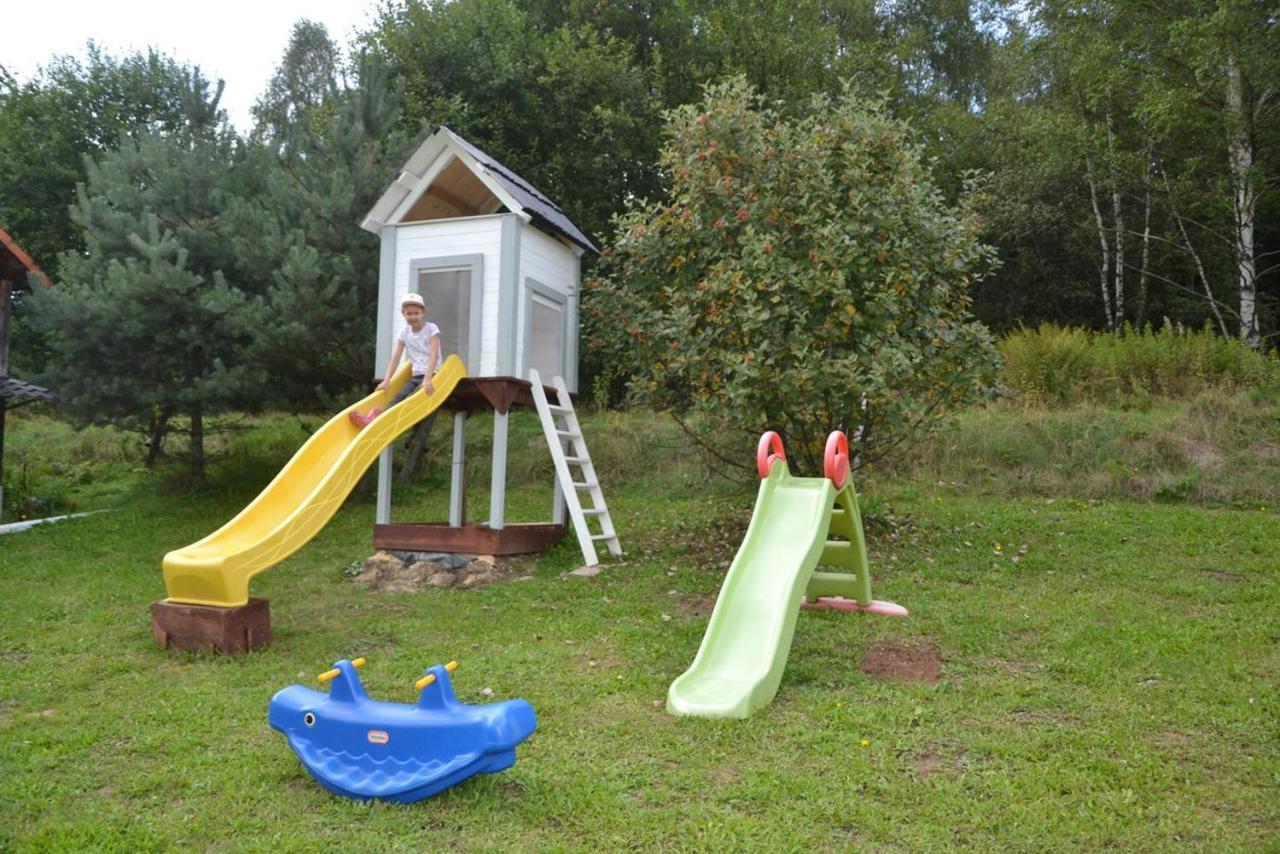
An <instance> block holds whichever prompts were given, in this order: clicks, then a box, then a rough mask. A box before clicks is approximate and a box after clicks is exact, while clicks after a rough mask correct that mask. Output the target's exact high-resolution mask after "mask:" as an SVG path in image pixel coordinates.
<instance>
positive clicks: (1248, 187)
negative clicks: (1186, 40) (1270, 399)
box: [1227, 52, 1262, 350]
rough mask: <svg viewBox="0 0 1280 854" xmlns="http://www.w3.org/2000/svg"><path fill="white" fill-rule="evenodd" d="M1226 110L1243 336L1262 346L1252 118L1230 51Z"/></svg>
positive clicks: (1250, 344)
mask: <svg viewBox="0 0 1280 854" xmlns="http://www.w3.org/2000/svg"><path fill="white" fill-rule="evenodd" d="M1227 112H1228V114H1229V116H1228V121H1229V122H1230V129H1229V133H1230V135H1231V136H1230V139H1229V140H1228V142H1227V154H1228V156H1229V157H1230V159H1231V183H1232V190H1233V192H1234V197H1233V199H1232V202H1233V204H1232V207H1233V209H1234V213H1235V223H1234V224H1235V237H1236V245H1235V256H1236V284H1237V287H1238V288H1239V290H1240V337H1241V338H1243V339H1244V341H1245V343H1247V344H1248V345H1249V346H1250V347H1252V348H1253V349H1255V350H1257V349H1260V348H1261V347H1262V331H1261V329H1259V327H1258V312H1257V299H1258V282H1257V266H1256V260H1255V258H1254V252H1253V216H1254V208H1255V207H1256V206H1257V202H1258V195H1257V193H1256V192H1255V191H1254V188H1253V176H1252V174H1251V173H1252V171H1253V141H1252V140H1251V139H1250V138H1249V121H1248V117H1247V116H1246V115H1245V107H1244V81H1243V80H1242V79H1241V75H1240V66H1239V65H1237V64H1236V58H1235V55H1234V54H1232V53H1230V52H1228V53H1227Z"/></svg>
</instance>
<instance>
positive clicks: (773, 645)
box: [667, 434, 906, 718]
mask: <svg viewBox="0 0 1280 854" xmlns="http://www.w3.org/2000/svg"><path fill="white" fill-rule="evenodd" d="M769 435H770V434H766V436H765V438H767V437H768V436H769ZM765 438H762V440H761V448H762V450H761V457H760V460H761V462H760V465H761V470H762V471H765V470H767V471H768V475H767V476H765V477H764V478H763V479H762V480H761V482H760V492H759V494H758V495H757V497H756V506H755V511H754V513H753V514H752V516H751V524H750V525H749V526H748V527H747V534H746V537H745V538H744V539H743V541H742V546H741V547H740V548H739V549H738V554H737V556H736V557H735V558H734V560H733V564H732V565H731V566H730V567H729V572H728V574H727V575H726V576H725V579H724V585H723V586H722V587H721V588H720V597H719V599H717V600H716V607H715V610H713V611H712V612H711V620H710V622H709V623H708V624H707V632H706V635H705V636H704V637H703V639H702V646H701V647H699V649H698V654H697V656H696V657H695V658H694V660H693V664H692V665H690V667H689V669H688V670H687V671H685V672H684V674H682V675H681V676H680V677H679V678H677V679H676V680H675V681H674V682H673V683H671V687H670V689H669V690H668V691H667V711H668V712H670V713H671V714H673V715H691V716H697V717H710V718H745V717H747V716H749V715H750V714H751V713H752V712H754V711H756V710H757V709H760V708H762V707H764V706H765V705H768V703H769V701H770V700H772V699H773V696H774V694H776V693H777V691H778V685H779V683H780V682H781V681H782V673H783V671H784V670H785V669H786V665H787V656H788V654H789V653H790V651H791V638H792V635H793V634H794V633H795V628H796V618H797V616H798V615H799V612H800V605H801V603H802V602H804V601H806V600H808V601H809V602H810V603H811V604H814V605H816V606H817V607H829V608H836V609H839V610H844V611H868V612H872V613H881V614H890V615H896V616H905V615H906V609H904V608H901V607H900V606H898V605H895V604H893V603H891V602H876V601H874V600H872V598H871V578H870V573H869V568H868V565H867V557H866V543H865V539H864V536H863V531H862V519H861V515H860V513H859V508H858V494H857V492H856V491H855V490H854V487H853V480H852V478H851V477H849V472H848V462H847V459H848V457H847V451H846V452H845V453H846V456H844V457H843V458H841V459H840V462H839V464H838V466H836V467H833V468H834V470H836V471H837V472H842V473H843V475H844V476H843V477H841V478H840V480H841V486H840V487H839V488H837V487H836V486H835V485H834V483H833V482H832V479H831V478H830V477H820V478H798V477H792V476H791V473H790V471H788V469H787V465H786V461H785V459H786V458H785V456H782V455H779V457H778V462H777V463H774V461H773V458H768V459H767V460H766V451H765V446H766V442H765ZM840 439H841V441H842V442H843V439H844V437H843V434H841V435H840ZM779 450H780V446H779ZM829 456H831V455H830V454H829ZM820 565H822V566H831V567H837V568H840V569H844V570H850V571H851V572H850V571H846V572H815V570H816V569H817V567H818V566H820ZM832 596H834V597H838V598H834V599H824V598H819V597H832Z"/></svg>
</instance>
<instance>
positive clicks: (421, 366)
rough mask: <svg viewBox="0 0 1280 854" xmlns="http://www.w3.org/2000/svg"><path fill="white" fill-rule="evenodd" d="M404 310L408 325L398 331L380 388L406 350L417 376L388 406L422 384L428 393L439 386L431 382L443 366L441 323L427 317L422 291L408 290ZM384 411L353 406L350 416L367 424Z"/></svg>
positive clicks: (359, 422)
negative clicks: (439, 325) (432, 321)
mask: <svg viewBox="0 0 1280 854" xmlns="http://www.w3.org/2000/svg"><path fill="white" fill-rule="evenodd" d="M400 314H401V315H403V316H404V320H405V323H407V324H408V325H407V326H405V327H403V328H401V330H400V332H399V333H398V334H397V335H396V346H395V349H394V350H392V351H391V363H390V364H389V365H387V370H386V373H384V374H383V375H382V382H380V383H378V390H379V391H381V390H383V389H385V388H386V387H387V384H388V383H389V382H390V381H391V376H392V374H394V373H395V372H396V368H397V367H398V366H399V364H400V357H401V356H402V355H404V352H405V351H406V350H408V351H409V362H410V363H411V364H412V365H413V376H412V378H411V379H410V380H409V382H407V383H405V385H404V388H402V389H400V391H399V392H398V393H397V394H396V396H395V397H393V398H391V400H390V401H388V402H387V405H386V407H385V409H390V408H391V407H393V406H395V405H396V404H397V403H399V402H400V401H402V400H404V399H405V398H407V397H408V396H409V395H411V394H413V393H414V392H415V391H417V390H418V389H419V388H421V389H422V391H423V393H424V394H431V393H432V392H433V391H435V390H436V389H435V386H433V385H432V384H431V377H432V376H433V375H434V374H435V372H436V368H438V367H440V327H438V326H436V325H435V324H434V323H430V322H428V321H427V307H426V303H425V302H424V301H423V299H422V297H421V296H419V295H418V294H406V295H405V296H404V298H403V299H401V300H400ZM383 411H384V408H375V409H371V410H369V412H368V413H367V414H365V415H361V414H360V413H359V412H357V411H356V410H352V411H351V412H350V413H349V416H350V418H351V420H352V422H353V423H354V424H355V425H356V426H357V427H365V426H367V425H368V424H369V422H370V421H372V420H373V419H375V418H377V417H378V416H379V415H381V414H382V413H383Z"/></svg>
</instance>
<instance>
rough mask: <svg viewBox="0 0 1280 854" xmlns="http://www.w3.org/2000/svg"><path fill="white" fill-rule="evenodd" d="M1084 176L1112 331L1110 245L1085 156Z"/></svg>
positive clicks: (1103, 291)
mask: <svg viewBox="0 0 1280 854" xmlns="http://www.w3.org/2000/svg"><path fill="white" fill-rule="evenodd" d="M1084 163H1085V177H1087V178H1088V180H1089V201H1090V202H1091V203H1092V204H1093V220H1094V223H1095V224H1096V226H1097V229H1098V243H1099V244H1101V246H1102V264H1101V266H1100V267H1099V268H1098V276H1099V278H1100V279H1101V285H1102V308H1103V311H1105V312H1106V315H1107V331H1108V332H1110V331H1113V330H1114V329H1115V328H1116V320H1115V315H1114V314H1112V312H1111V286H1110V284H1109V283H1108V282H1107V275H1108V271H1109V270H1110V269H1111V246H1110V244H1108V243H1107V227H1106V224H1105V223H1104V222H1103V221H1102V208H1101V207H1100V206H1099V205H1098V184H1097V182H1096V181H1094V180H1093V160H1092V159H1091V158H1089V157H1086V158H1085V160H1084Z"/></svg>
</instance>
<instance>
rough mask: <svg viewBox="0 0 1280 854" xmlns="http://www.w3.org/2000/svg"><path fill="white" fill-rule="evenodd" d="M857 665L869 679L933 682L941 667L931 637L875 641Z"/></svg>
mask: <svg viewBox="0 0 1280 854" xmlns="http://www.w3.org/2000/svg"><path fill="white" fill-rule="evenodd" d="M859 667H861V668H862V672H863V673H865V674H867V675H868V676H870V677H871V678H872V679H880V680H882V681H892V682H926V683H929V684H933V683H935V682H937V681H938V674H939V673H940V672H941V670H942V653H941V652H939V651H938V647H937V645H936V644H934V643H933V642H932V641H921V642H918V643H914V644H903V643H878V644H876V645H875V646H873V647H871V649H869V650H867V654H866V655H864V656H863V657H862V663H861V664H860V665H859Z"/></svg>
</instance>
